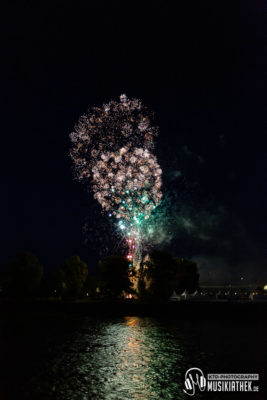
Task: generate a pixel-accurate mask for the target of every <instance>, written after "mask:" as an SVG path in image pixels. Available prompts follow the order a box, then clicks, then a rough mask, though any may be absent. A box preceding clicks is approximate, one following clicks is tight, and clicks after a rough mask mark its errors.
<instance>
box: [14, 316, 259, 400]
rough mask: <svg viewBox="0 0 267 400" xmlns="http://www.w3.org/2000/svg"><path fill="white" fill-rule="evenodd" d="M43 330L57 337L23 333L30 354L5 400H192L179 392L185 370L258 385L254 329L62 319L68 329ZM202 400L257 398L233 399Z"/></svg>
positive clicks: (228, 324)
mask: <svg viewBox="0 0 267 400" xmlns="http://www.w3.org/2000/svg"><path fill="white" fill-rule="evenodd" d="M49 324H50V325H53V324H54V325H55V329H54V330H53V329H52V328H51V327H50V328H49V327H47V325H48V323H47V322H46V321H43V326H41V328H40V331H39V332H34V333H33V331H32V329H31V328H25V327H24V328H23V334H24V339H25V340H26V342H25V340H24V341H23V343H21V344H20V347H21V346H23V347H24V348H26V349H27V348H28V349H29V352H28V356H27V352H26V353H23V354H22V355H21V358H22V360H20V361H18V362H17V370H16V371H17V372H16V374H15V373H14V372H13V376H12V384H11V387H9V393H10V397H9V398H12V393H13V396H14V398H19V399H24V398H25V399H33V400H50V399H51V400H52V399H58V400H76V399H77V400H85V399H86V400H88V399H90V400H91V399H92V400H94V399H95V400H109V399H110V400H111V399H114V400H165V399H166V400H167V399H177V400H179V399H186V398H190V397H189V396H187V395H185V394H184V392H183V387H184V386H183V385H184V374H185V372H186V370H187V369H188V368H191V367H198V368H201V369H202V370H203V372H204V373H212V372H214V373H216V372H225V373H233V372H239V373H259V374H260V375H261V377H263V373H264V356H263V351H262V344H263V341H264V332H263V324H261V322H260V321H259V322H258V323H255V321H254V322H246V321H233V320H231V321H230V320H229V321H225V320H224V321H218V320H217V321H208V320H204V321H199V320H197V321H184V320H182V321H178V320H171V319H167V318H166V319H164V318H146V317H137V316H125V317H118V318H110V317H102V318H96V317H81V318H76V319H75V320H73V321H71V320H70V319H69V317H68V319H67V320H66V321H65V324H66V326H68V329H65V328H64V323H61V322H60V321H59V319H58V318H56V319H55V321H54V322H53V323H52V322H51V321H50V322H49ZM26 325H27V324H26ZM38 326H40V324H38ZM59 326H60V327H61V328H59ZM25 329H26V330H25ZM60 329H61V330H60ZM17 332H18V331H17ZM21 334H22V332H21ZM31 336H32V337H31ZM33 336H34V337H35V339H33ZM26 338H27V339H26ZM36 338H37V339H36ZM35 342H38V346H36V345H35V344H34V343H35ZM30 349H31V351H32V352H33V353H34V354H31V351H30ZM33 349H34V350H33ZM17 351H18V352H19V350H17ZM17 356H18V355H17ZM12 364H14V362H12ZM12 371H13V370H12ZM9 380H10V377H9ZM9 383H10V382H9ZM262 393H263V392H261V394H262ZM250 396H251V394H250ZM194 398H201V399H202V398H206V397H205V395H204V394H202V395H198V396H195V397H194ZM207 398H209V399H213V398H214V399H220V398H226V399H230V398H233V399H239V398H244V399H246V398H247V399H249V398H257V397H248V396H246V394H243V395H242V396H238V394H236V393H235V394H233V397H231V395H230V394H223V397H220V396H219V395H218V394H216V396H215V395H214V397H213V396H212V394H209V396H208V397H207ZM262 398H263V397H262Z"/></svg>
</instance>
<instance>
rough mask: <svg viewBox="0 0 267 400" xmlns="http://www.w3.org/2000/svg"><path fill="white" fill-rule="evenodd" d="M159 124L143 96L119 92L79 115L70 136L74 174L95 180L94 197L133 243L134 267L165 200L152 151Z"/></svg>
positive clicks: (129, 244)
mask: <svg viewBox="0 0 267 400" xmlns="http://www.w3.org/2000/svg"><path fill="white" fill-rule="evenodd" d="M157 133H158V129H157V127H153V126H151V123H150V117H149V113H148V111H147V109H146V108H145V107H144V106H143V105H142V103H141V102H140V100H137V99H128V98H127V97H126V96H125V95H121V96H120V102H115V101H111V102H109V103H108V104H104V105H103V106H102V107H93V108H92V109H91V110H89V111H88V113H87V114H85V115H83V116H81V117H80V119H79V121H78V124H77V125H76V126H75V131H74V132H72V133H71V135H70V138H71V141H72V143H73V147H72V149H71V151H70V155H71V157H72V160H73V161H74V165H75V175H76V178H77V179H78V180H80V181H88V182H90V188H91V189H92V190H93V193H94V197H95V199H96V200H97V201H98V202H99V203H100V204H101V206H102V208H103V210H104V211H106V212H107V213H108V215H109V217H113V218H114V219H115V220H116V221H117V223H116V225H117V228H118V229H119V230H120V233H121V235H122V236H123V237H124V238H125V241H126V243H127V247H128V255H127V258H128V260H129V266H133V265H134V266H136V265H137V264H138V262H139V261H140V259H141V256H142V243H143V242H144V240H145V237H144V232H145V230H146V228H145V227H146V226H147V224H148V221H149V218H150V215H151V213H153V212H154V210H155V208H156V207H157V206H158V205H159V204H160V201H161V198H162V192H161V185H162V181H161V174H162V170H161V168H160V166H159V164H158V162H157V159H156V157H155V156H154V155H153V154H152V153H151V151H152V150H153V147H154V138H155V136H156V135H157Z"/></svg>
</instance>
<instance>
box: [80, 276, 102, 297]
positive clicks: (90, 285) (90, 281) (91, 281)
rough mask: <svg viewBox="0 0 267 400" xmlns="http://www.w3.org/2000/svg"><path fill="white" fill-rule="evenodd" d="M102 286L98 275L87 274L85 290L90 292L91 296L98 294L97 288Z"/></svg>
mask: <svg viewBox="0 0 267 400" xmlns="http://www.w3.org/2000/svg"><path fill="white" fill-rule="evenodd" d="M99 286H100V282H99V280H98V279H97V277H96V276H92V275H87V278H86V281H85V283H84V286H83V290H84V292H86V293H88V294H89V296H93V295H95V294H96V289H97V288H98V287H99Z"/></svg>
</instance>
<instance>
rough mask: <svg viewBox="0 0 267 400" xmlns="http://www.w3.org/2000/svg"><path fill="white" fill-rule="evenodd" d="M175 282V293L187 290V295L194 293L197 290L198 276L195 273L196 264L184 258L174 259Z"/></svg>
mask: <svg viewBox="0 0 267 400" xmlns="http://www.w3.org/2000/svg"><path fill="white" fill-rule="evenodd" d="M174 260H175V263H176V268H175V281H176V283H177V284H176V291H177V292H178V293H179V292H183V291H184V290H187V291H188V292H189V293H192V292H194V291H195V290H196V289H197V288H198V281H199V274H198V272H197V264H196V263H195V262H194V261H189V260H187V259H185V258H175V259H174Z"/></svg>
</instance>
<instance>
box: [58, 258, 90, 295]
mask: <svg viewBox="0 0 267 400" xmlns="http://www.w3.org/2000/svg"><path fill="white" fill-rule="evenodd" d="M87 275H88V268H87V265H86V263H85V262H83V261H81V259H80V257H79V256H71V257H68V258H66V259H65V260H64V261H63V262H62V264H61V266H60V268H59V270H58V272H57V273H56V274H55V276H54V281H55V287H57V290H58V294H63V295H66V296H70V297H76V296H78V295H79V294H80V293H81V290H82V288H83V285H84V283H85V281H86V278H87Z"/></svg>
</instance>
